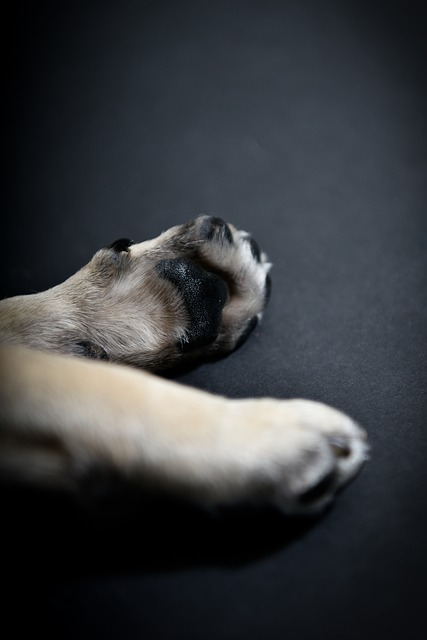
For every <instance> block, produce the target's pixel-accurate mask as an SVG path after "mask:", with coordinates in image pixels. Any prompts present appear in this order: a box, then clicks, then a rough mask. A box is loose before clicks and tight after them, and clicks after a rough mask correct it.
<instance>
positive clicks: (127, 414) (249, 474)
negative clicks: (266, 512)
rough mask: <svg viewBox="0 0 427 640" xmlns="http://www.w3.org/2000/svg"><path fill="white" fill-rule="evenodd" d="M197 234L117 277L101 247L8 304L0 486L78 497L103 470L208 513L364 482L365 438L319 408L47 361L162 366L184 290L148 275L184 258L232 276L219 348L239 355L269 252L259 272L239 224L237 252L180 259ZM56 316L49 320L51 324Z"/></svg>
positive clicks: (177, 230)
mask: <svg viewBox="0 0 427 640" xmlns="http://www.w3.org/2000/svg"><path fill="white" fill-rule="evenodd" d="M197 224H199V226H200V222H199V223H196V225H195V223H194V221H193V222H192V223H188V225H183V226H181V227H174V228H173V229H172V230H169V231H168V232H166V234H163V235H162V236H160V238H159V239H157V240H155V241H149V242H147V243H141V244H139V245H134V246H133V247H131V248H130V251H129V253H130V255H129V256H126V259H127V260H128V263H127V264H128V266H129V258H130V260H131V262H130V265H131V266H130V268H128V269H127V271H126V272H124V275H123V277H122V278H120V277H119V278H117V274H116V272H115V271H114V269H115V268H116V267H115V266H114V267H113V271H112V270H111V269H112V267H111V255H110V254H108V251H107V250H101V252H98V253H97V254H96V255H95V257H94V259H93V260H92V261H91V262H90V263H89V264H88V265H87V266H86V267H84V268H83V269H82V270H81V271H79V272H78V273H77V274H76V275H75V276H73V277H72V278H70V279H69V280H67V281H66V282H65V283H63V285H60V286H59V287H58V288H53V289H51V290H50V291H48V292H45V293H43V294H38V296H28V297H22V298H15V299H11V300H9V301H4V302H3V303H2V310H1V309H0V326H1V330H2V333H3V336H4V338H5V342H6V343H9V344H6V345H5V346H3V347H2V348H1V349H0V424H1V431H0V472H1V473H2V474H3V476H5V477H8V478H11V477H15V478H20V479H21V480H22V479H23V480H26V481H29V482H32V483H36V484H39V485H52V486H59V487H63V488H66V489H69V490H73V491H74V490H78V488H79V486H80V485H81V484H82V483H83V481H84V478H85V477H86V476H87V474H89V473H93V471H96V470H97V469H98V470H100V469H103V468H106V469H111V470H113V471H115V472H118V473H119V474H121V475H122V476H124V477H126V478H129V479H130V480H132V481H133V482H136V483H140V484H141V486H144V487H149V488H152V489H153V490H162V491H165V490H166V491H168V492H171V493H174V494H177V495H180V496H184V497H186V498H188V499H191V500H196V501H198V502H201V503H202V504H208V505H211V504H234V503H236V502H242V501H243V502H254V503H262V504H273V505H275V506H277V507H279V508H280V509H282V510H284V511H285V512H287V513H309V512H312V511H317V510H318V509H320V508H322V507H323V506H324V505H325V504H327V503H328V502H330V500H331V499H332V497H333V496H334V494H335V492H336V490H337V489H338V488H339V487H340V486H342V485H343V484H344V483H346V482H347V481H348V480H349V479H351V478H352V477H353V476H354V475H355V474H356V473H357V471H358V470H359V469H360V466H361V465H362V463H363V461H364V460H365V457H366V451H367V445H366V436H365V433H364V432H363V430H361V429H360V428H359V427H358V426H357V425H356V424H355V423H354V422H353V421H352V420H351V419H350V418H348V417H347V416H345V415H343V414H342V413H340V412H338V411H336V410H334V409H331V408H329V407H326V406H324V405H321V404H319V403H314V402H310V401H304V400H291V401H278V400H271V399H261V400H251V399H249V400H229V399H225V398H222V397H218V396H213V395H211V394H208V393H204V392H202V391H198V390H195V389H190V388H188V387H184V386H182V385H179V384H176V383H174V382H171V381H167V380H164V379H161V378H158V377H156V376H154V375H152V374H151V373H148V372H144V371H140V370H139V371H138V370H135V369H132V368H129V367H125V366H122V365H119V364H112V363H111V362H108V363H107V362H94V361H90V360H86V359H83V358H73V357H70V356H69V355H60V354H58V353H44V352H48V351H54V352H60V353H61V352H62V353H63V354H66V353H67V352H72V348H71V349H70V347H69V344H70V342H71V344H73V341H77V342H78V341H80V340H81V339H82V335H83V334H84V335H83V338H84V339H85V340H93V341H94V343H95V344H96V345H100V347H101V348H102V349H103V350H106V351H107V353H108V355H109V357H110V360H113V361H116V362H117V361H120V360H122V361H130V363H132V362H133V361H134V359H133V353H132V347H134V349H135V352H136V353H138V354H139V357H140V358H141V356H143V357H145V359H146V362H148V363H151V362H157V361H158V358H157V356H156V353H159V352H161V353H163V354H164V353H167V354H169V355H170V354H171V353H172V351H171V347H170V336H171V334H172V335H173V334H175V335H173V343H175V340H176V337H177V336H178V337H179V334H181V337H182V334H185V320H186V312H185V309H184V308H183V306H182V300H181V299H180V295H179V291H176V290H174V288H173V287H172V286H171V285H170V283H168V282H162V281H161V280H159V278H158V277H157V276H156V275H155V271H153V269H152V265H153V264H154V263H155V261H156V260H157V259H158V258H159V255H165V254H168V255H169V254H170V253H173V252H177V251H187V254H188V255H191V256H192V258H193V259H195V258H197V260H198V261H199V263H203V264H206V263H209V264H210V268H213V259H214V258H213V256H214V257H215V260H217V261H218V264H219V265H221V268H222V269H223V268H224V265H225V266H226V267H227V269H228V274H229V275H228V276H227V278H229V280H228V286H229V290H230V296H229V299H228V301H227V304H225V306H224V310H223V321H222V328H221V329H220V333H219V337H218V338H217V340H220V339H221V334H222V335H223V341H222V343H221V344H222V345H227V347H226V348H232V347H233V346H234V344H235V340H236V335H235V332H236V331H237V325H239V326H240V325H242V324H245V323H246V321H247V319H248V318H250V317H252V315H253V314H254V313H255V314H261V312H262V307H263V304H264V302H263V301H262V300H261V297H262V296H261V289H262V288H263V287H261V286H260V284H261V283H262V285H263V286H264V280H265V274H266V273H267V271H268V268H269V266H268V263H267V262H266V260H265V256H264V255H263V256H262V258H261V260H260V263H259V264H258V265H257V267H256V268H255V266H253V265H252V262H254V263H255V261H253V260H252V258H251V259H250V257H249V254H248V253H247V250H246V248H245V244H244V243H243V239H244V236H242V234H241V233H240V235H239V232H237V231H236V230H235V229H234V227H231V226H230V229H232V232H233V237H234V243H233V244H232V245H231V246H227V245H226V243H223V242H217V243H216V244H215V241H214V251H213V252H212V247H211V246H210V245H211V241H210V242H207V243H204V242H202V240H200V241H199V240H197V251H196V249H195V248H194V246H193V249H192V251H190V250H189V249H188V248H187V249H185V248H183V249H182V248H181V249H180V247H181V246H182V243H184V245H185V243H188V242H189V237H192V238H193V243H194V229H195V228H197ZM196 238H197V234H196ZM234 245H235V246H234ZM187 247H188V245H187ZM103 252H104V253H103ZM105 252H107V253H105ZM233 252H234V254H233ZM230 254H232V259H230ZM123 257H124V256H122V258H123ZM113 262H114V260H113ZM218 268H219V267H218ZM112 273H113V275H111V274H112ZM125 274H126V276H127V277H125ZM129 274H130V275H129ZM141 274H143V276H144V278H141ZM261 274H263V275H262V278H261ZM224 277H226V276H225V275H224ZM163 287H164V288H163ZM233 287H234V290H233ZM257 287H258V288H257ZM135 309H136V311H135ZM160 309H161V313H160ZM47 315H48V317H49V318H51V319H53V323H50V322H48V323H46V322H44V321H43V319H45V318H46V316H47ZM138 318H139V324H141V318H142V319H143V326H139V324H138ZM159 320H160V324H161V325H162V326H161V327H160V330H158V329H157V328H156V322H158V321H159ZM49 327H50V328H49ZM230 327H231V329H230ZM124 330H125V331H127V332H128V333H127V334H126V340H123V331H124ZM82 331H83V334H82ZM61 332H62V333H61ZM227 332H228V334H227ZM19 343H21V345H24V346H17V345H18V344H19ZM58 344H59V348H58V346H57V345H58ZM25 345H26V346H25ZM55 345H56V346H55ZM29 347H30V348H29ZM35 349H36V350H35ZM144 350H145V351H144ZM123 354H125V356H126V357H123ZM144 354H148V356H147V355H144ZM111 355H112V357H111ZM95 358H96V353H95ZM325 478H327V479H329V481H328V483H327V485H325V487H324V490H322V491H320V492H319V491H317V490H316V487H317V488H318V487H322V483H324V481H325ZM313 489H314V491H313Z"/></svg>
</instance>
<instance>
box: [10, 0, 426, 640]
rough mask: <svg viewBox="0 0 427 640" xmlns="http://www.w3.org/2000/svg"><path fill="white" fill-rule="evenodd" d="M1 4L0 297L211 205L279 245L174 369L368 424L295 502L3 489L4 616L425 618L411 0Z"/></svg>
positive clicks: (203, 625)
mask: <svg viewBox="0 0 427 640" xmlns="http://www.w3.org/2000/svg"><path fill="white" fill-rule="evenodd" d="M13 6H14V15H13V16H12V18H11V20H10V23H9V25H10V35H11V38H10V40H11V49H10V51H11V59H10V62H11V64H10V69H11V74H10V91H9V92H8V107H9V112H8V115H7V118H6V129H7V134H8V146H7V152H6V153H7V155H6V159H7V168H6V172H7V177H8V184H9V189H8V197H9V200H8V202H9V204H8V215H7V225H8V229H7V236H6V234H4V235H3V255H4V257H5V258H6V268H5V269H4V270H3V276H5V284H4V287H3V292H4V294H8V295H10V294H16V293H25V292H31V291H37V290H40V289H43V288H46V287H47V286H50V285H53V284H56V283H57V282H59V281H61V280H62V279H64V278H65V277H67V276H68V275H70V274H71V273H72V272H73V271H75V270H76V269H77V268H78V267H79V266H81V265H82V264H83V263H85V262H86V261H87V260H88V259H89V257H90V256H91V254H92V253H93V252H94V251H95V250H96V249H97V248H99V247H101V246H105V245H107V244H109V243H111V242H112V241H113V240H114V238H117V237H122V236H128V237H132V238H134V239H135V241H139V240H142V239H144V238H147V237H151V236H154V235H157V234H158V233H159V232H160V231H162V230H163V229H165V228H167V227H169V226H171V225H173V224H176V223H178V222H184V221H186V220H187V219H189V218H191V217H193V216H195V215H197V214H199V213H201V212H208V213H212V214H215V215H218V216H221V217H224V218H226V219H229V220H231V221H233V222H234V223H235V224H237V225H238V226H241V227H243V228H246V229H248V230H249V231H251V232H252V233H253V235H254V237H255V238H256V239H257V240H258V241H259V243H260V245H261V247H262V248H263V249H264V250H266V251H267V252H268V253H269V255H270V256H271V259H272V261H273V262H274V270H273V272H272V279H273V290H272V296H271V301H270V304H269V308H268V312H267V314H266V317H265V321H264V322H263V324H262V325H261V326H260V327H258V328H257V329H256V330H255V332H254V334H253V335H252V336H251V338H250V339H249V340H248V342H247V343H246V344H245V345H244V346H243V347H242V348H241V349H240V350H239V351H238V352H236V353H235V354H233V355H232V356H230V357H229V358H227V359H225V360H223V361H221V362H218V363H215V364H209V365H204V366H201V367H200V368H198V369H197V370H195V371H193V372H191V373H187V374H185V375H183V376H182V381H183V382H184V383H186V384H192V385H196V386H199V387H201V388H204V389H209V390H211V391H213V392H218V393H224V394H227V395H230V396H236V397H237V396H239V397H240V396H249V395H254V396H262V395H272V396H275V397H281V398H287V397H293V396H300V397H309V398H313V399H319V400H323V401H325V402H328V403H330V404H332V405H334V406H337V407H338V408H340V409H342V410H344V411H347V412H348V413H350V414H351V415H352V416H354V417H355V418H356V419H357V420H358V421H359V422H361V423H362V424H363V425H365V426H366V428H367V429H368V430H369V434H370V439H371V442H372V455H371V461H370V462H369V464H368V465H367V466H366V468H365V470H364V471H363V473H362V474H361V476H360V477H359V478H358V479H357V481H356V482H355V483H353V484H352V485H351V486H350V487H349V488H348V489H347V490H346V491H345V492H344V493H343V494H342V495H341V496H340V498H339V501H338V502H337V503H336V505H335V507H334V508H333V509H332V510H331V511H329V512H328V513H327V514H326V515H325V516H324V517H323V518H321V519H320V520H318V521H315V522H310V523H298V522H295V523H289V522H286V521H285V520H283V519H281V518H280V517H278V516H277V514H271V513H266V514H259V515H258V516H253V515H247V514H240V513H235V514H232V515H231V517H229V518H225V519H224V518H222V517H221V518H219V519H218V518H213V519H212V518H210V517H208V516H203V515H201V514H194V513H192V512H189V511H188V510H185V509H183V510H181V509H179V508H175V507H174V508H171V510H170V511H169V510H168V509H167V508H166V507H165V506H163V507H162V506H157V507H155V506H154V507H153V508H150V509H149V510H147V512H145V511H142V512H137V510H136V508H135V509H134V510H133V514H132V516H133V517H129V515H127V516H124V517H123V520H120V519H119V518H118V517H111V518H105V515H104V516H100V519H98V518H95V517H94V516H84V515H82V514H80V515H77V514H73V511H72V510H71V509H70V508H68V506H67V505H66V504H63V503H62V501H59V502H58V501H57V500H53V501H52V502H50V501H49V500H47V503H46V504H45V503H40V501H38V500H32V499H31V497H28V496H27V497H26V498H25V499H24V498H22V500H19V499H17V500H16V501H14V502H13V501H11V500H10V496H9V497H8V500H7V505H9V507H8V508H6V511H5V513H6V515H7V517H6V518H5V519H4V520H3V524H2V529H3V530H4V531H6V532H9V533H11V535H10V536H9V537H8V540H9V542H8V545H9V546H7V545H5V555H6V559H9V560H11V563H10V566H11V567H12V571H11V572H10V573H9V574H4V575H5V576H6V577H4V578H3V580H4V581H5V582H7V584H6V586H8V587H9V589H10V591H11V595H12V598H11V602H10V603H8V604H7V606H6V607H5V611H6V614H7V613H9V614H10V615H11V617H12V619H13V621H14V624H15V630H18V631H19V629H21V627H22V626H25V625H28V626H29V627H30V628H33V629H34V633H35V632H36V631H41V632H42V633H45V635H46V634H48V633H50V632H52V633H53V634H54V635H56V637H58V638H64V637H70V638H79V639H80V638H86V637H92V638H93V637H96V638H145V639H149V638H156V639H157V638H185V639H186V640H191V639H193V638H194V639H200V638H205V639H209V638H269V639H275V638H280V639H282V638H289V639H293V638H295V639H298V640H301V639H302V640H304V639H311V638H315V637H318V636H319V635H321V637H325V638H328V639H329V640H332V639H333V638H342V637H346V638H357V639H359V638H365V639H367V638H379V637H384V638H385V637H388V638H402V637H405V638H415V637H421V636H422V635H423V632H422V627H423V624H424V618H425V613H424V610H425V605H424V600H425V593H426V586H427V585H426V582H427V580H426V572H427V552H426V540H427V514H426V489H427V482H426V480H427V470H426V465H425V450H426V378H427V376H426V369H425V344H426V316H427V307H426V302H427V301H426V291H427V287H426V273H427V271H426V261H427V258H426V239H427V238H426V236H427V219H426V201H427V180H426V178H427V174H426V161H427V136H426V112H427V110H426V106H427V105H426V98H427V90H426V89H427V88H426V15H425V10H424V8H423V3H421V2H420V3H416V2H401V3H396V2H355V1H352V0H351V1H350V2H331V1H325V2H315V1H313V2H305V1H297V0H295V1H294V2H287V1H283V2H279V1H277V2H274V1H272V0H263V1H262V2H261V1H257V2H250V1H248V2H238V1H234V0H230V1H228V2H225V1H222V0H219V1H215V2H151V3H144V2H134V3H129V2H123V1H122V2H116V3H114V2H90V1H89V2H83V1H82V2H72V3H71V2H70V3H69V2H61V3H56V2H55V3H46V2H41V3H28V4H27V3H25V2H20V3H15V4H14V5H13ZM6 238H7V239H6ZM10 502H12V505H16V506H13V507H11V506H10V504H9V503H10ZM7 505H6V507H7ZM18 631H16V632H18ZM16 637H17V636H16Z"/></svg>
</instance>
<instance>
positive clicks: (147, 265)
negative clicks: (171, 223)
mask: <svg viewBox="0 0 427 640" xmlns="http://www.w3.org/2000/svg"><path fill="white" fill-rule="evenodd" d="M99 255H100V257H101V258H102V260H104V262H105V260H108V259H111V255H112V256H113V257H114V258H115V259H116V260H117V261H118V264H119V267H118V278H117V277H116V279H114V280H112V283H111V282H110V283H109V286H108V290H107V288H105V290H107V296H108V308H109V309H108V312H107V313H106V314H105V315H104V318H105V317H107V318H108V319H109V324H108V325H106V323H105V322H104V324H103V325H101V324H100V323H98V324H97V325H96V326H97V327H102V328H103V336H102V340H99V339H98V340H91V341H90V342H95V343H97V344H100V345H101V347H102V349H103V351H105V352H106V354H107V355H108V357H109V359H112V360H116V361H120V362H126V363H129V364H136V365H138V366H144V367H146V368H150V369H161V368H164V367H168V366H170V365H176V364H179V363H181V362H183V361H186V360H188V359H194V358H209V357H213V356H217V355H221V354H224V353H227V352H229V351H232V350H233V349H235V348H236V347H237V346H239V345H240V344H241V343H242V342H243V341H244V340H245V338H246V337H247V336H248V335H249V334H250V332H251V331H252V330H253V329H254V327H255V326H256V324H257V323H258V322H259V320H260V319H261V317H262V313H263V310H264V307H265V305H266V303H267V300H268V296H269V291H270V278H269V275H268V272H269V270H270V267H271V265H270V263H269V262H268V260H267V257H266V255H265V253H263V252H262V251H261V250H260V248H259V247H258V244H257V243H256V241H255V240H254V239H253V238H252V237H251V236H250V235H249V234H248V233H247V232H245V231H240V230H238V229H236V228H235V227H234V226H233V225H231V224H227V223H226V222H224V221H223V220H221V219H220V218H216V217H213V216H208V215H202V216H199V217H198V218H195V219H194V220H191V221H190V222H188V223H186V224H183V225H179V226H176V227H172V228H171V229H168V230H167V231H165V232H164V233H162V234H161V235H160V236H159V237H158V238H155V239H154V240H150V241H147V242H142V243H140V244H132V243H130V241H123V240H121V241H117V242H116V243H113V244H112V245H110V247H108V248H107V249H105V250H101V252H99ZM109 256H110V257H109ZM96 258H97V256H95V258H94V260H93V261H92V262H93V264H94V266H95V268H96V271H97V273H98V274H99V272H101V271H105V266H104V265H103V264H102V265H101V266H100V264H99V258H98V263H97V260H96ZM90 264H91V263H90ZM104 297H106V296H104ZM104 303H105V301H103V302H102V304H104ZM104 306H105V304H104ZM101 308H102V307H101V304H100V303H99V304H98V309H99V312H98V314H97V316H98V317H100V311H101ZM113 310H114V314H113V313H112V311H113ZM93 324H94V323H92V325H93Z"/></svg>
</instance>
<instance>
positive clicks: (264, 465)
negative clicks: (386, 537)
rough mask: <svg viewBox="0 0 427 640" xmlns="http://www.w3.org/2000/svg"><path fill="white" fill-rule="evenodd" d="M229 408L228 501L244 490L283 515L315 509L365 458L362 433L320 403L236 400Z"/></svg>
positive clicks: (250, 496) (337, 412)
mask: <svg viewBox="0 0 427 640" xmlns="http://www.w3.org/2000/svg"><path fill="white" fill-rule="evenodd" d="M231 412H232V416H231V415H230V418H231V419H232V421H233V425H234V427H235V428H234V429H233V425H232V424H230V430H229V432H228V434H227V438H230V440H229V441H228V443H227V448H228V447H229V448H230V450H229V453H228V455H230V456H231V457H235V459H234V461H233V462H232V466H231V468H230V469H231V472H232V476H231V477H230V485H229V489H230V494H229V498H230V502H233V501H234V500H237V501H239V499H240V496H242V498H243V500H245V494H246V493H247V496H248V498H249V500H250V501H254V502H259V503H261V504H264V503H267V504H273V505H274V506H277V507H278V508H279V509H280V510H282V511H283V512H284V513H287V514H292V515H305V514H313V513H318V512H319V511H321V510H322V509H323V508H324V507H325V506H327V505H328V504H329V503H330V502H331V501H332V499H333V498H334V496H335V494H336V493H337V492H338V491H339V490H340V489H341V488H342V487H343V486H344V485H345V484H347V483H348V482H349V481H350V480H351V479H352V478H353V477H354V476H355V475H356V474H357V473H358V471H359V470H360V469H361V467H362V465H363V463H364V462H365V460H366V459H367V454H368V444H367V436H366V433H365V431H364V430H363V429H361V428H360V427H359V426H358V425H357V424H356V423H355V422H354V421H353V420H351V419H350V418H349V417H348V416H346V415H345V414H343V413H341V412H339V411H337V410H335V409H332V408H331V407H328V406H326V405H324V404H321V403H318V402H312V401H308V400H287V401H280V400H270V399H261V400H239V401H233V403H232V408H231ZM236 424H237V425H240V426H237V427H236ZM239 441H240V444H239ZM237 470H239V471H240V473H241V474H242V475H241V476H240V475H239V473H238V472H237ZM236 485H237V487H236Z"/></svg>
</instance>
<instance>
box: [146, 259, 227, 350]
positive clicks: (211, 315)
mask: <svg viewBox="0 0 427 640" xmlns="http://www.w3.org/2000/svg"><path fill="white" fill-rule="evenodd" d="M156 270H157V272H158V274H159V275H160V276H161V277H162V278H165V279H166V280H169V282H171V283H172V284H174V285H175V286H176V288H177V289H178V290H179V292H180V293H181V295H182V298H183V300H184V305H185V308H186V311H187V313H188V317H189V324H188V326H187V327H186V339H185V342H183V343H182V344H181V345H180V346H181V348H182V349H183V350H184V351H188V350H190V349H194V348H196V347H202V346H204V345H208V344H211V343H212V342H214V341H215V339H216V338H217V336H218V334H219V331H220V328H221V319H222V309H223V307H224V305H225V303H226V302H227V298H228V289H227V285H226V284H225V282H224V281H223V280H222V279H221V278H220V277H219V276H217V275H215V274H214V273H210V272H208V271H204V270H203V269H201V268H200V267H198V266H197V265H195V264H194V263H193V262H191V261H190V260H185V259H184V258H175V259H169V260H161V261H160V262H159V263H158V264H157V266H156Z"/></svg>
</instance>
